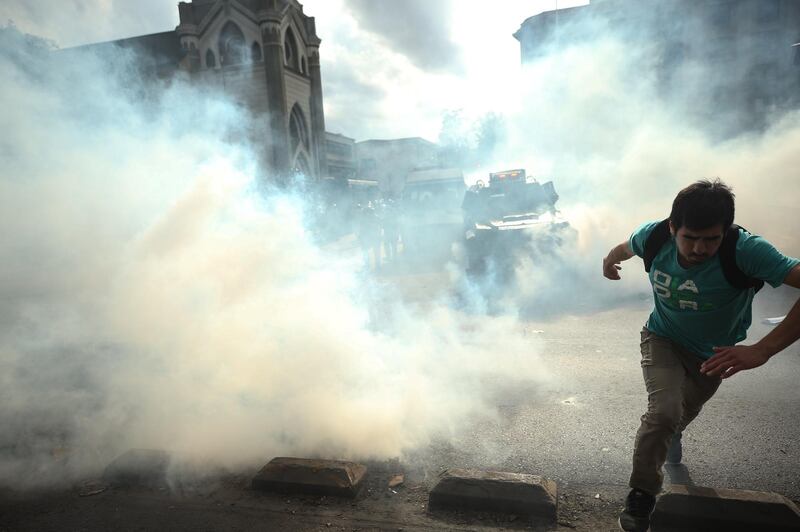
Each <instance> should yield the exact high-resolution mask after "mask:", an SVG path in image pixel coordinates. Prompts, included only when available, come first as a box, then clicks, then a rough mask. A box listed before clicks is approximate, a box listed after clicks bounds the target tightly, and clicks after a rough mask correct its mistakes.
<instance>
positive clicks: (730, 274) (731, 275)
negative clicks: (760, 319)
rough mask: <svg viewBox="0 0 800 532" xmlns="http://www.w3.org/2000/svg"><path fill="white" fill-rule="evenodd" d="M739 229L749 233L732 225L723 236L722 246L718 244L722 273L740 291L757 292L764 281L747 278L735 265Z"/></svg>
mask: <svg viewBox="0 0 800 532" xmlns="http://www.w3.org/2000/svg"><path fill="white" fill-rule="evenodd" d="M739 229H741V230H743V231H745V232H747V233H749V232H750V231H748V230H747V229H745V228H744V227H741V226H738V225H736V224H733V225H731V226H730V227H729V228H728V232H727V233H725V236H724V237H723V238H722V244H720V246H719V252H718V253H719V262H720V265H721V266H722V273H723V274H724V275H725V279H726V280H727V281H728V282H729V283H730V284H731V285H732V286H734V287H736V288H738V289H740V290H747V289H748V288H753V289H754V290H755V291H756V292H758V291H759V290H761V288H763V286H764V281H762V280H761V279H755V278H753V277H749V276H748V275H747V274H746V273H744V272H743V271H742V270H740V269H739V265H738V264H736V242H737V241H738V240H739Z"/></svg>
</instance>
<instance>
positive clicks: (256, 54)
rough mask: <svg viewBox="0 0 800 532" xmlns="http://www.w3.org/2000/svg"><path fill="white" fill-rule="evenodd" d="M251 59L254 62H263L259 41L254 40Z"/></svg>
mask: <svg viewBox="0 0 800 532" xmlns="http://www.w3.org/2000/svg"><path fill="white" fill-rule="evenodd" d="M250 60H251V61H253V63H260V62H261V45H260V44H258V43H257V42H254V43H253V46H251V47H250Z"/></svg>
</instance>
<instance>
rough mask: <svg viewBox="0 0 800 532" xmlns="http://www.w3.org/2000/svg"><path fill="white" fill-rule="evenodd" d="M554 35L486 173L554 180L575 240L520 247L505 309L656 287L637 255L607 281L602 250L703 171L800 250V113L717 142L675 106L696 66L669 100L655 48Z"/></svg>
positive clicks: (749, 217) (744, 220)
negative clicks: (799, 228) (548, 247)
mask: <svg viewBox="0 0 800 532" xmlns="http://www.w3.org/2000/svg"><path fill="white" fill-rule="evenodd" d="M570 31H573V32H577V33H578V34H580V33H582V32H585V31H584V30H583V29H581V28H580V27H578V28H571V30H570ZM551 44H552V47H551V48H550V50H549V52H548V53H546V54H543V56H542V58H541V59H539V60H537V61H535V62H532V63H530V64H527V65H524V67H523V70H522V72H521V73H520V75H519V78H518V79H515V80H513V81H511V82H513V83H517V84H518V85H519V86H520V88H521V89H520V94H519V100H518V101H516V102H511V103H509V104H508V105H509V107H508V108H507V109H505V111H504V114H505V121H506V123H507V134H506V136H507V142H506V143H504V144H502V145H500V146H499V149H498V150H497V152H496V153H495V154H494V155H493V156H492V158H491V159H490V161H491V162H490V163H488V164H485V165H483V170H485V171H486V172H489V171H496V170H498V169H503V168H514V167H524V168H526V169H528V172H529V174H530V175H533V176H536V177H537V178H539V180H540V181H547V180H551V179H552V180H553V181H554V183H555V186H556V189H557V190H558V192H559V195H560V200H559V203H558V207H559V208H560V210H561V211H562V213H563V214H564V217H565V218H566V219H567V220H569V221H570V223H571V225H572V226H573V227H574V228H575V229H576V236H577V238H576V239H575V241H572V242H567V243H565V245H562V246H561V247H558V248H556V249H554V250H553V253H552V254H542V253H541V252H539V250H537V249H535V248H534V247H531V248H530V249H526V250H522V251H521V252H520V253H519V255H520V260H519V261H518V267H517V272H516V286H515V287H514V290H513V292H512V293H511V294H510V295H509V294H505V295H504V298H505V299H504V301H505V303H503V305H501V306H508V305H513V306H516V308H519V309H520V310H521V312H522V313H523V314H524V315H536V316H541V315H542V314H543V313H542V310H545V311H546V312H544V314H545V315H552V314H558V313H560V312H564V311H569V312H585V311H594V310H598V309H601V308H609V307H611V306H615V305H620V304H625V302H626V301H630V300H631V299H636V298H638V297H640V296H641V295H643V294H646V293H649V292H650V289H649V287H648V286H647V283H646V278H645V276H644V275H642V274H641V271H642V268H641V263H640V262H638V261H636V260H633V261H630V262H628V263H625V264H624V265H623V268H624V269H623V272H622V278H623V280H622V281H621V282H616V283H611V282H608V281H606V280H605V279H604V278H603V277H602V275H601V274H600V263H601V259H602V257H604V256H605V254H606V253H607V252H608V250H609V249H610V248H611V247H613V246H614V245H616V244H618V243H620V242H622V241H623V240H625V239H627V238H628V237H629V235H630V234H631V233H632V232H633V230H634V229H635V228H636V227H637V226H638V225H639V224H641V223H644V222H646V221H652V220H659V219H663V218H666V217H667V216H668V215H669V211H670V209H671V206H672V200H673V199H674V197H675V194H676V193H677V192H678V191H679V190H680V189H682V188H683V187H685V186H686V185H688V184H690V183H691V182H693V181H696V180H698V179H701V178H707V177H720V178H721V179H723V180H724V181H725V182H726V183H727V184H729V185H731V186H732V187H733V189H734V192H735V193H736V195H737V204H736V207H737V208H736V222H737V223H739V224H741V225H743V226H744V227H746V228H748V229H749V230H750V231H752V232H753V233H755V234H761V235H764V236H765V237H766V238H768V239H769V240H770V241H771V242H773V243H774V244H775V245H776V246H777V247H778V248H779V249H781V250H782V251H783V252H784V253H786V254H788V255H792V256H798V255H800V239H798V237H797V232H796V230H795V228H794V225H795V224H793V223H792V222H791V220H792V219H793V216H792V213H793V209H794V204H795V203H796V201H797V198H800V181H798V179H797V169H798V168H800V151H798V150H797V149H795V147H796V146H797V145H798V142H800V112H797V111H794V112H787V113H785V114H784V115H782V116H780V117H776V118H775V120H774V122H772V123H771V125H770V127H768V128H767V129H766V130H764V131H740V132H739V133H738V134H737V135H735V136H730V137H728V138H725V139H722V140H720V139H719V138H717V137H716V136H715V135H714V134H713V131H711V132H710V131H709V129H711V130H713V127H712V126H713V125H714V124H706V125H709V129H703V128H702V127H701V126H702V125H703V124H698V123H697V119H696V116H693V115H691V114H687V112H686V109H685V108H681V107H680V106H678V105H675V104H674V103H670V102H674V101H679V102H684V101H687V100H691V99H692V96H693V93H694V91H696V90H697V91H699V90H700V89H699V87H700V86H701V85H703V84H704V83H706V81H705V80H706V79H708V77H709V74H708V73H707V71H706V70H705V69H703V68H702V67H701V66H700V65H695V66H694V70H693V72H694V74H695V75H694V76H692V77H685V78H684V79H683V81H684V85H683V86H682V87H681V88H680V90H681V91H684V92H683V93H682V94H677V93H674V94H671V95H670V100H669V101H667V100H665V98H664V97H663V95H661V94H660V93H659V85H658V77H657V76H656V74H655V69H654V68H653V67H652V61H651V58H652V57H653V56H654V51H653V50H650V49H633V48H632V47H630V46H629V45H628V43H626V41H624V40H623V39H620V38H616V37H615V36H613V35H607V34H606V35H604V34H601V36H599V37H598V38H597V39H594V40H591V42H586V43H582V44H574V45H569V46H562V47H556V43H551ZM676 91H677V89H676ZM708 111H709V114H711V115H714V110H713V109H712V110H708ZM731 112H733V111H732V110H730V109H719V114H722V113H731ZM484 179H485V177H484Z"/></svg>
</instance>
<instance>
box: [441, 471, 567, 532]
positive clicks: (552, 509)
mask: <svg viewBox="0 0 800 532" xmlns="http://www.w3.org/2000/svg"><path fill="white" fill-rule="evenodd" d="M439 476H440V479H439V482H438V483H437V484H436V486H434V488H433V489H432V490H431V492H430V495H429V497H428V507H429V508H431V509H432V510H436V509H440V508H457V509H462V510H482V511H490V512H503V513H511V514H516V515H524V516H528V517H532V518H535V519H537V520H542V521H549V522H554V521H555V520H556V515H557V504H558V488H557V486H556V483H555V482H554V481H552V480H549V479H546V478H542V477H540V476H537V475H527V474H522V473H503V472H499V471H475V470H470V469H448V470H447V471H444V472H443V473H442V474H441V475H439Z"/></svg>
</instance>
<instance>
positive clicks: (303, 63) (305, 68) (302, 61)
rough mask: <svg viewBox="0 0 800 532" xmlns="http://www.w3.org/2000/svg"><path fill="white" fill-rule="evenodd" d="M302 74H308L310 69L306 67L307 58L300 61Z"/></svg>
mask: <svg viewBox="0 0 800 532" xmlns="http://www.w3.org/2000/svg"><path fill="white" fill-rule="evenodd" d="M300 72H302V73H303V74H308V67H307V66H306V58H305V57H303V58H302V59H300Z"/></svg>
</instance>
